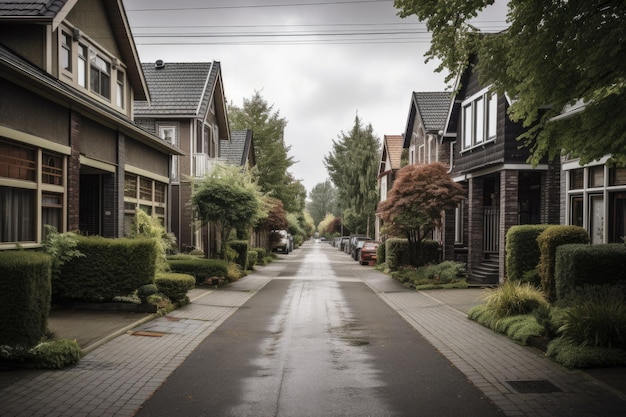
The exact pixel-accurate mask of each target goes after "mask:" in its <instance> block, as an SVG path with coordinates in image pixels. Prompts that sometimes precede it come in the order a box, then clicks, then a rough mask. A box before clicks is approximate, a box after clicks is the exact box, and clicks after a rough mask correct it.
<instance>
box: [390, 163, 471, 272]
mask: <svg viewBox="0 0 626 417" xmlns="http://www.w3.org/2000/svg"><path fill="white" fill-rule="evenodd" d="M463 199H464V192H463V188H462V187H461V186H460V185H459V184H458V183H456V182H454V181H453V180H452V178H451V177H450V174H448V168H447V166H446V165H445V164H442V163H441V162H435V163H432V164H424V165H407V166H405V167H404V168H401V169H400V170H399V171H398V175H397V177H396V180H395V181H394V183H393V188H392V189H391V190H390V191H389V193H388V194H387V199H386V200H385V201H383V202H381V203H380V204H379V205H378V215H379V216H380V218H381V219H382V221H383V222H384V223H383V224H384V228H385V231H386V232H388V233H391V234H395V235H398V236H404V237H406V238H407V239H408V243H409V259H410V262H411V264H412V265H416V266H417V260H418V259H421V252H422V241H423V240H424V239H425V238H426V237H428V236H429V235H430V233H431V232H432V230H433V229H434V228H435V227H438V226H440V224H441V217H442V212H443V211H444V210H447V209H452V208H455V207H456V206H457V205H458V204H459V203H460V202H461V201H462V200H463Z"/></svg>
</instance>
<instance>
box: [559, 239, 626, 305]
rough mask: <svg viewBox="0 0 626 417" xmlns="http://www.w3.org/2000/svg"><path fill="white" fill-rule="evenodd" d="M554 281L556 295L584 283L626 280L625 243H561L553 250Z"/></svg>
mask: <svg viewBox="0 0 626 417" xmlns="http://www.w3.org/2000/svg"><path fill="white" fill-rule="evenodd" d="M555 262H556V263H555V268H554V281H555V289H556V298H557V300H558V299H561V298H563V297H565V295H566V294H567V293H568V292H569V291H572V290H573V289H574V288H575V287H581V286H584V285H587V284H590V285H602V284H615V283H618V282H625V283H626V246H624V245H623V244H621V243H613V244H608V245H584V244H569V245H561V246H559V247H558V248H557V250H556V261H555Z"/></svg>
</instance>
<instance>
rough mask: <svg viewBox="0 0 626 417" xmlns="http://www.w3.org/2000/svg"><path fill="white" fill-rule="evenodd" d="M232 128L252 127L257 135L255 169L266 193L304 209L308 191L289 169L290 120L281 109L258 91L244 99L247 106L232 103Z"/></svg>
mask: <svg viewBox="0 0 626 417" xmlns="http://www.w3.org/2000/svg"><path fill="white" fill-rule="evenodd" d="M228 116H229V119H230V128H231V130H244V129H251V130H252V132H253V135H254V136H253V137H254V151H255V158H256V167H255V169H254V172H255V173H256V175H257V177H258V184H259V186H260V187H261V191H262V192H263V193H266V194H269V195H271V196H272V197H275V198H278V199H279V200H281V201H282V202H283V205H284V208H285V211H287V212H299V211H301V210H302V209H304V200H305V198H306V190H305V189H304V186H303V185H302V184H301V183H300V181H297V180H295V179H294V178H293V176H292V175H291V173H289V172H288V169H289V168H290V167H291V166H292V165H293V164H294V161H293V158H292V157H290V156H289V155H288V154H289V150H290V149H291V147H290V146H285V142H284V138H283V133H284V130H285V126H287V120H286V119H285V118H283V117H280V112H279V111H274V106H273V105H269V104H268V103H267V101H265V100H264V99H263V97H262V96H261V93H259V92H258V91H255V92H254V94H253V95H252V97H251V98H250V99H244V100H243V107H241V108H239V107H237V106H235V105H233V104H232V103H231V104H230V105H229V108H228Z"/></svg>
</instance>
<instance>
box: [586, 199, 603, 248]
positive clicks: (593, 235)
mask: <svg viewBox="0 0 626 417" xmlns="http://www.w3.org/2000/svg"><path fill="white" fill-rule="evenodd" d="M589 218H590V224H589V238H590V239H591V244H593V245H597V244H600V243H604V197H602V196H592V197H591V201H590V207H589Z"/></svg>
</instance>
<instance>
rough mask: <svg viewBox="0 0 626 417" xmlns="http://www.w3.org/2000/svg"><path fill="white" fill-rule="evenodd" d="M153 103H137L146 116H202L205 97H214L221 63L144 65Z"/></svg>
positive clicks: (138, 111) (139, 111) (136, 105)
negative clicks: (201, 111)
mask: <svg viewBox="0 0 626 417" xmlns="http://www.w3.org/2000/svg"><path fill="white" fill-rule="evenodd" d="M141 66H142V68H143V72H144V74H145V77H146V81H147V82H148V88H149V90H150V97H151V102H150V103H147V102H143V101H137V102H135V114H136V115H142V116H147V115H149V116H158V115H169V116H174V115H176V116H187V117H195V116H198V115H200V109H201V107H202V104H203V101H204V100H205V95H206V93H208V95H209V96H211V93H212V92H213V86H214V84H215V80H216V78H217V73H218V71H219V63H217V62H182V63H180V62H179V63H171V62H168V63H163V62H162V61H157V63H142V64H141Z"/></svg>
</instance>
